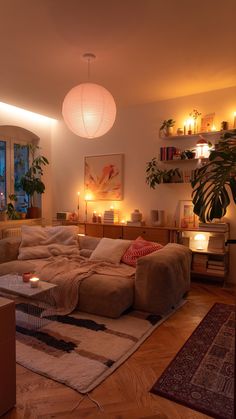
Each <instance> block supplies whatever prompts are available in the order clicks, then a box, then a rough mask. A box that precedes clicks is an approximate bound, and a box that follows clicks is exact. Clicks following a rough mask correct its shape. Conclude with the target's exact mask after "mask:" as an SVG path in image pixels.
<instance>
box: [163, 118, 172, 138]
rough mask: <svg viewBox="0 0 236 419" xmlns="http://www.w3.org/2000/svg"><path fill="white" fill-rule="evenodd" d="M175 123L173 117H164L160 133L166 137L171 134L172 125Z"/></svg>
mask: <svg viewBox="0 0 236 419" xmlns="http://www.w3.org/2000/svg"><path fill="white" fill-rule="evenodd" d="M174 125H175V121H174V119H165V120H164V121H163V122H162V124H161V127H160V133H162V132H163V133H164V135H165V136H166V137H169V135H172V134H173V127H174Z"/></svg>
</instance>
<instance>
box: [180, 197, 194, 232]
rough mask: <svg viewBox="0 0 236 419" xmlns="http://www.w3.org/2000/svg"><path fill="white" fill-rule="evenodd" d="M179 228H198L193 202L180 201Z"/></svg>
mask: <svg viewBox="0 0 236 419" xmlns="http://www.w3.org/2000/svg"><path fill="white" fill-rule="evenodd" d="M179 227H180V228H195V227H197V216H196V215H195V214H194V212H193V203H192V201H179Z"/></svg>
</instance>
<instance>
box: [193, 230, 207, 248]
mask: <svg viewBox="0 0 236 419" xmlns="http://www.w3.org/2000/svg"><path fill="white" fill-rule="evenodd" d="M194 240H195V242H196V249H197V250H204V249H205V248H206V244H207V239H206V236H205V234H202V233H198V234H196V235H195V236H194Z"/></svg>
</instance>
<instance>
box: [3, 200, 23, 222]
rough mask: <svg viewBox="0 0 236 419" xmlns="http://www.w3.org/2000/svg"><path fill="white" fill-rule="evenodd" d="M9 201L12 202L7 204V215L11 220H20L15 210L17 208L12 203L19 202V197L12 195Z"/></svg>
mask: <svg viewBox="0 0 236 419" xmlns="http://www.w3.org/2000/svg"><path fill="white" fill-rule="evenodd" d="M8 197H9V199H10V201H11V202H9V203H8V204H7V209H6V214H7V217H8V219H9V220H19V218H20V215H19V214H18V212H17V211H16V209H15V206H14V204H13V203H12V202H17V196H16V195H15V194H10V195H9V196H8Z"/></svg>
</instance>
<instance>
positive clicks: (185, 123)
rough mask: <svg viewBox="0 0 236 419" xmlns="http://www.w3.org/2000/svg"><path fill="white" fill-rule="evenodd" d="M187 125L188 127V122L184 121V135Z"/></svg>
mask: <svg viewBox="0 0 236 419" xmlns="http://www.w3.org/2000/svg"><path fill="white" fill-rule="evenodd" d="M186 125H187V121H184V135H186Z"/></svg>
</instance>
